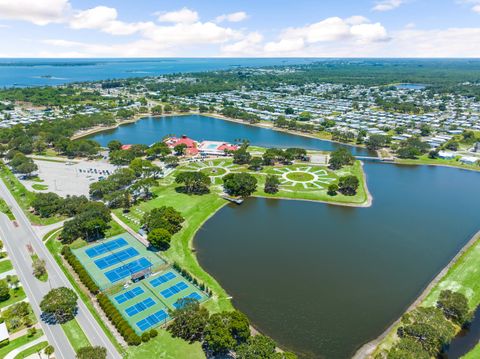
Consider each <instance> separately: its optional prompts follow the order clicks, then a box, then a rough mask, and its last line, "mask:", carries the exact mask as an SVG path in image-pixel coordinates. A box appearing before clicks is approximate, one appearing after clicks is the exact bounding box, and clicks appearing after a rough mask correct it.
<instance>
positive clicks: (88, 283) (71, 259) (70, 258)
mask: <svg viewBox="0 0 480 359" xmlns="http://www.w3.org/2000/svg"><path fill="white" fill-rule="evenodd" d="M62 255H63V257H64V258H65V259H66V260H67V262H68V263H69V264H70V266H71V267H72V268H73V270H74V271H75V272H76V273H77V275H78V277H79V278H80V280H81V282H82V283H83V284H84V285H85V287H87V289H88V290H89V291H90V293H92V294H94V295H96V294H98V292H99V291H100V288H98V285H97V284H96V283H95V282H94V281H93V279H92V278H91V277H90V275H89V274H88V272H87V271H86V270H85V268H84V267H83V265H82V263H80V261H79V260H78V259H77V257H75V255H74V254H73V253H72V250H71V249H70V247H68V246H63V248H62Z"/></svg>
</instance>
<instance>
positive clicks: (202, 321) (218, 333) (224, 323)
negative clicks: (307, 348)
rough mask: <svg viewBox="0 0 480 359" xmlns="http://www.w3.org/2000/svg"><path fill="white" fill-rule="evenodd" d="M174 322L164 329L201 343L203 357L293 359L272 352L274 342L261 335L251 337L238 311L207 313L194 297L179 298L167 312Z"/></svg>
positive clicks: (248, 325) (246, 324)
mask: <svg viewBox="0 0 480 359" xmlns="http://www.w3.org/2000/svg"><path fill="white" fill-rule="evenodd" d="M170 315H171V317H172V318H173V319H174V321H173V322H172V323H171V324H170V325H169V326H168V328H167V329H168V331H169V332H170V333H171V334H172V335H173V336H174V337H179V338H182V339H184V340H187V341H188V342H191V343H192V342H202V343H203V348H204V350H205V352H206V354H207V356H209V357H210V356H212V357H213V356H219V355H220V356H222V355H234V356H235V357H237V358H244V359H247V358H248V359H273V358H279V359H281V358H289V359H290V358H291V359H293V358H296V356H295V355H294V354H292V353H282V354H280V355H279V356H278V355H277V354H276V351H275V349H276V344H275V342H274V341H273V340H271V339H270V338H268V337H265V336H263V335H256V336H251V334H250V323H249V321H248V318H247V317H246V316H245V315H244V314H243V313H241V312H239V311H232V312H221V313H215V314H212V315H209V313H208V311H207V309H205V308H204V307H201V306H200V305H199V303H198V302H197V301H196V300H193V299H183V300H182V303H181V306H180V307H179V308H178V309H177V310H175V311H173V312H171V313H170Z"/></svg>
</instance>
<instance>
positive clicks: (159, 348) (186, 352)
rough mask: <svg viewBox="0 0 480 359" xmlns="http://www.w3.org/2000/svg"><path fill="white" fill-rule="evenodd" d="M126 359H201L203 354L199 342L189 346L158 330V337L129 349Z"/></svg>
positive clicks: (164, 331) (183, 341)
mask: <svg viewBox="0 0 480 359" xmlns="http://www.w3.org/2000/svg"><path fill="white" fill-rule="evenodd" d="M126 358H128V359H145V358H152V359H153V358H155V359H177V358H188V359H203V358H205V354H204V352H203V350H202V346H201V345H200V343H199V342H196V343H194V344H189V343H187V342H186V341H185V340H183V339H179V338H173V337H172V336H171V335H170V333H169V332H167V331H166V330H162V329H161V330H159V331H158V336H157V337H156V338H154V339H151V340H150V341H149V342H148V343H144V344H142V345H140V346H138V347H133V346H132V347H129V348H128V349H127V355H126Z"/></svg>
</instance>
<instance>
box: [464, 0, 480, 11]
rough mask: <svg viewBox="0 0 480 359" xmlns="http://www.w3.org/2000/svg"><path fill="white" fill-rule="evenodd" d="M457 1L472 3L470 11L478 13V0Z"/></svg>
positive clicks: (479, 6)
mask: <svg viewBox="0 0 480 359" xmlns="http://www.w3.org/2000/svg"><path fill="white" fill-rule="evenodd" d="M459 2H460V3H462V4H469V5H472V11H473V12H476V13H478V14H480V0H460V1H459Z"/></svg>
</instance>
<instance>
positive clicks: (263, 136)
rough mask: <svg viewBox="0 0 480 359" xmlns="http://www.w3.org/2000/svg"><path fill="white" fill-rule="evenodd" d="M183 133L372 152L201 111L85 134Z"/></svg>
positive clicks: (146, 139) (133, 138)
mask: <svg viewBox="0 0 480 359" xmlns="http://www.w3.org/2000/svg"><path fill="white" fill-rule="evenodd" d="M171 135H175V136H181V135H187V136H188V137H190V138H193V139H194V140H197V141H203V140H218V141H226V142H235V141H237V140H243V139H248V140H249V141H250V143H251V144H252V145H255V146H262V147H282V148H286V147H302V148H306V149H312V150H313V149H315V150H324V151H332V150H334V149H335V148H338V147H342V146H343V147H348V148H349V149H350V150H351V151H352V153H353V154H354V155H369V154H370V155H372V153H371V152H369V151H367V150H366V149H362V148H358V147H352V146H345V145H341V144H336V143H333V142H329V141H322V140H319V139H315V138H308V137H302V136H297V135H292V134H289V133H285V132H280V131H272V130H270V129H266V128H261V127H255V126H248V125H243V124H238V123H235V122H230V121H224V120H219V119H217V118H213V117H207V116H201V115H186V116H170V117H147V118H145V119H142V120H139V121H137V122H135V123H129V124H125V125H122V126H119V127H118V128H115V129H113V130H109V131H104V132H100V133H97V134H94V135H92V136H89V137H88V138H90V139H92V140H95V141H97V142H99V143H100V144H101V145H102V146H106V145H107V144H108V142H110V141H111V140H119V141H120V142H122V143H124V144H134V143H142V144H147V145H151V144H152V143H154V142H156V141H160V140H162V139H163V138H164V137H165V136H171Z"/></svg>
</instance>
